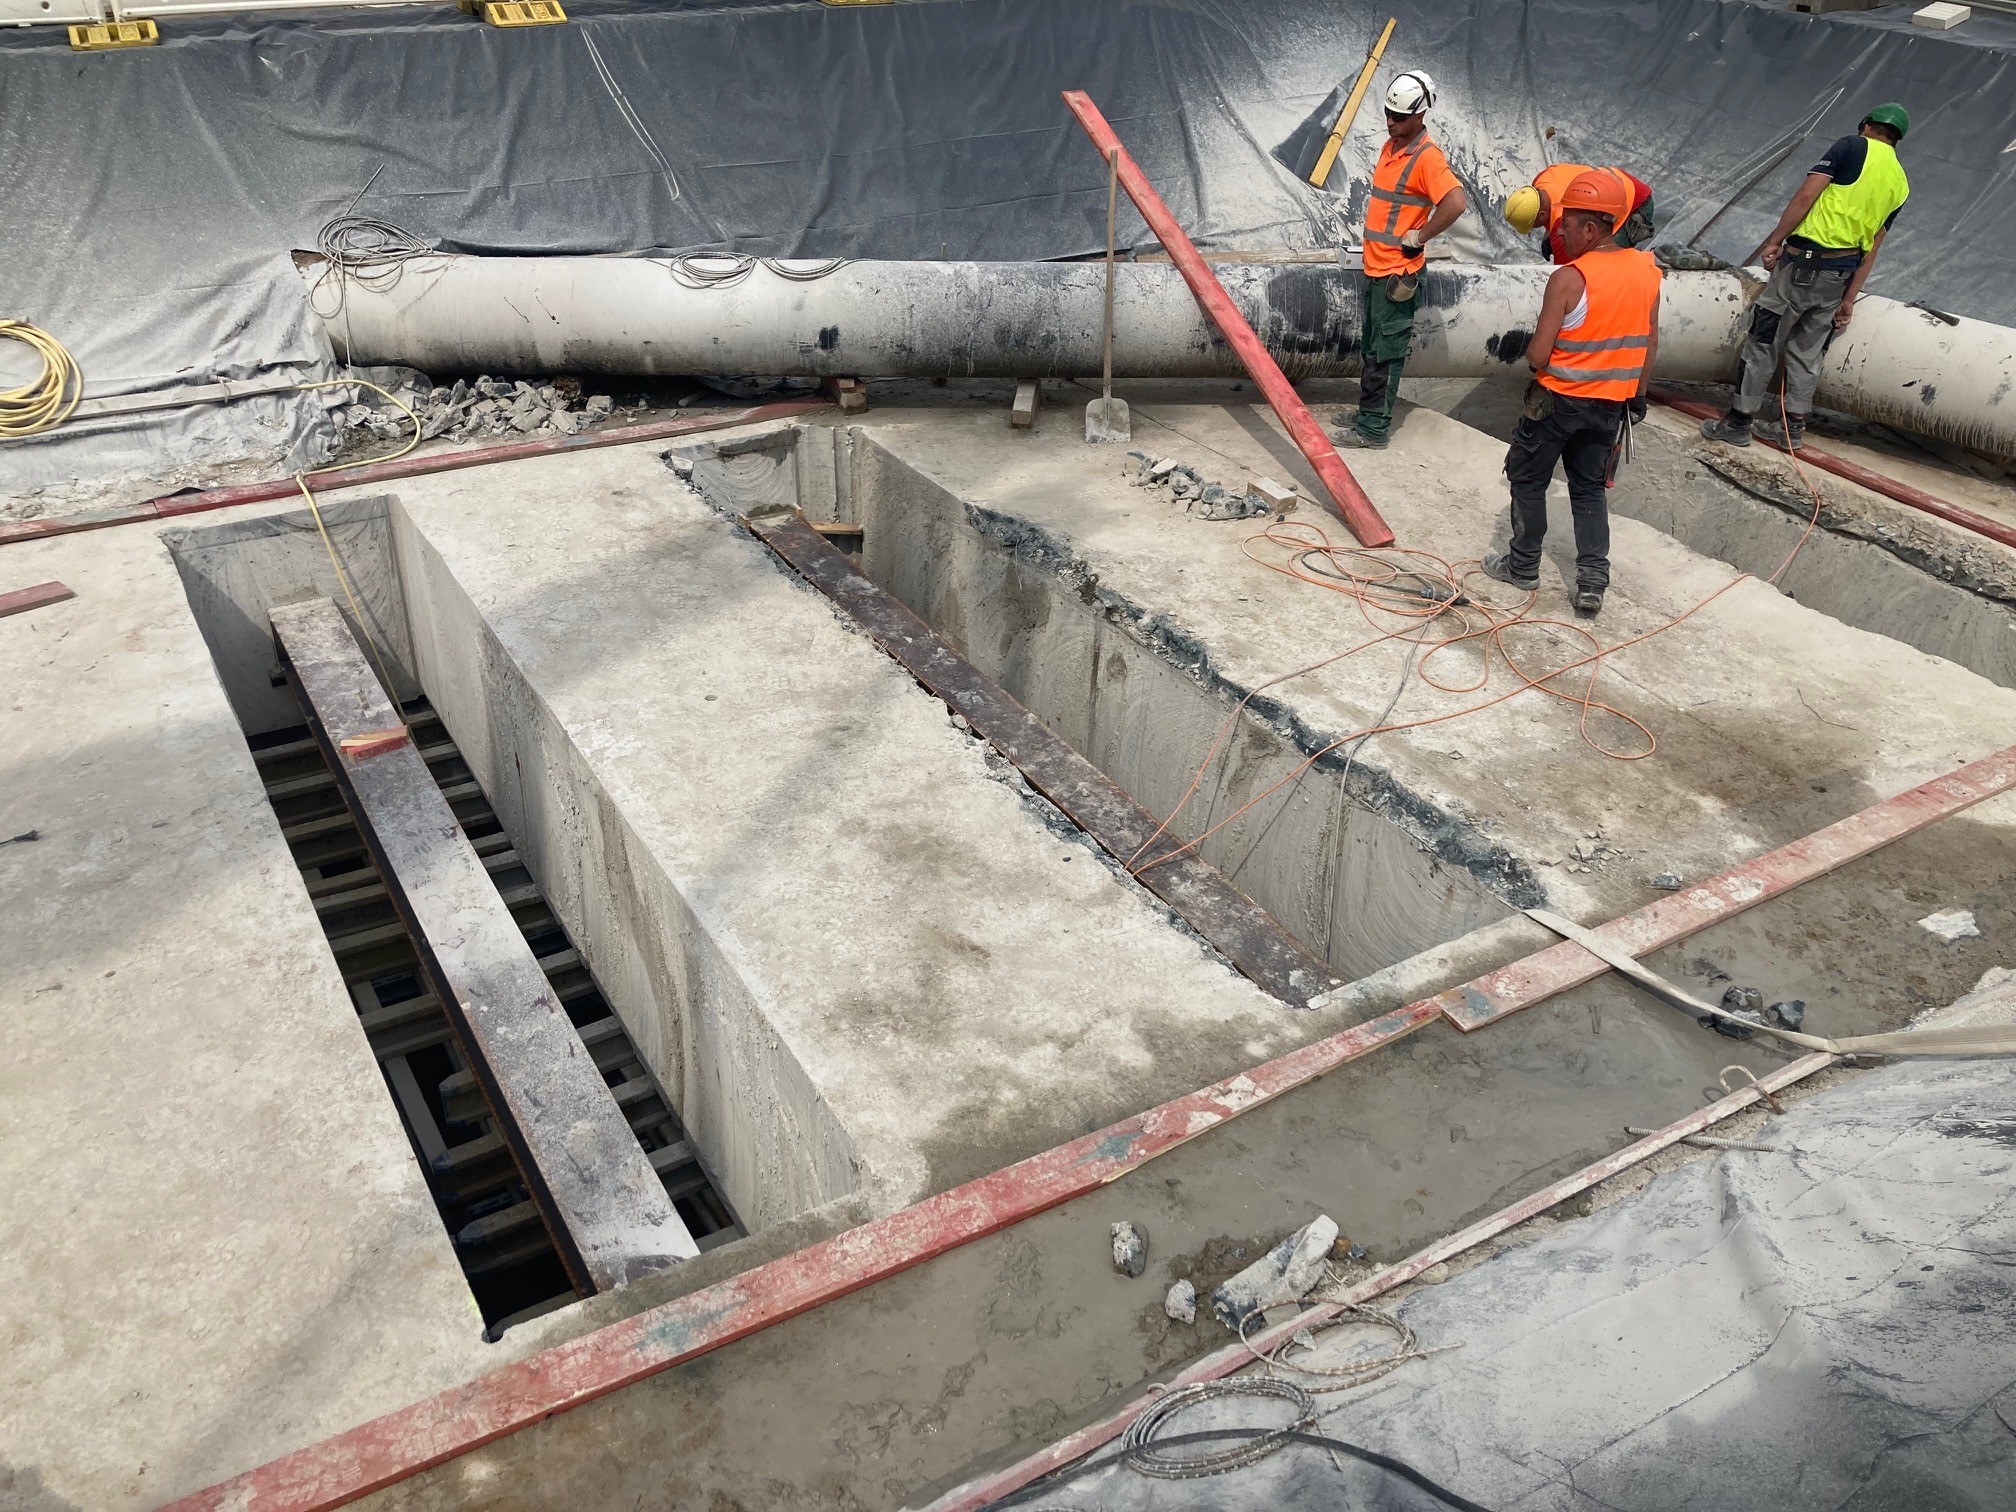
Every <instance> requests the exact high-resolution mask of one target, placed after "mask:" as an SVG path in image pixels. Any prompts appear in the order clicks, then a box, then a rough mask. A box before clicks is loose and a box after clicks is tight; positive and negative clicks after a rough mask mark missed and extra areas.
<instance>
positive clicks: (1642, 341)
mask: <svg viewBox="0 0 2016 1512" xmlns="http://www.w3.org/2000/svg"><path fill="white" fill-rule="evenodd" d="M1630 208H1631V206H1630V198H1629V191H1628V190H1626V189H1625V188H1624V187H1623V186H1622V185H1621V184H1619V183H1618V181H1617V179H1616V178H1615V177H1614V176H1613V175H1610V174H1606V173H1598V172H1589V173H1583V174H1579V175H1577V176H1576V178H1575V179H1574V180H1573V181H1572V182H1571V183H1570V184H1569V185H1568V186H1567V188H1566V189H1564V190H1563V191H1562V193H1561V222H1560V230H1561V243H1562V249H1563V250H1564V251H1565V252H1566V253H1567V254H1568V260H1567V262H1565V263H1563V264H1562V265H1561V266H1560V267H1558V268H1556V269H1555V270H1554V273H1553V276H1552V277H1550V278H1549V279H1548V280H1547V292H1546V293H1545V294H1544V295H1543V296H1542V297H1541V300H1540V317H1539V319H1537V320H1535V321H1534V322H1533V335H1532V338H1531V339H1530V340H1529V341H1528V342H1527V343H1526V364H1527V366H1528V367H1530V368H1532V370H1533V373H1534V381H1533V383H1532V384H1531V385H1529V386H1528V388H1527V390H1526V409H1525V413H1524V414H1522V415H1521V416H1520V418H1519V425H1518V428H1517V429H1516V430H1514V431H1513V433H1512V447H1511V450H1509V451H1508V452H1506V454H1505V476H1506V477H1507V478H1508V479H1509V480H1510V482H1511V485H1512V543H1511V545H1510V547H1509V548H1508V549H1506V550H1504V551H1494V552H1491V553H1489V554H1487V555H1486V556H1485V558H1484V562H1483V569H1484V572H1485V574H1486V575H1487V576H1489V577H1493V578H1496V579H1497V580H1498V581H1499V582H1501V583H1509V584H1511V585H1512V586H1513V587H1514V588H1523V589H1525V590H1526V591H1527V592H1529V593H1530V592H1532V591H1534V590H1535V589H1537V588H1538V587H1539V586H1540V548H1541V545H1542V543H1543V542H1544V541H1545V540H1546V538H1547V485H1548V483H1549V482H1551V481H1552V479H1553V477H1554V464H1555V463H1556V462H1559V463H1560V464H1561V465H1562V468H1563V470H1564V471H1565V472H1566V473H1567V474H1568V504H1569V507H1570V509H1571V510H1572V511H1573V512H1574V518H1575V592H1574V595H1573V602H1574V605H1575V612H1576V613H1577V614H1579V615H1582V616H1583V617H1585V618H1587V617H1589V616H1592V615H1594V614H1596V613H1597V612H1598V611H1600V610H1601V609H1602V607H1603V594H1604V591H1605V590H1606V589H1607V588H1608V587H1609V586H1610V511H1609V506H1608V505H1607V504H1606V503H1605V502H1604V498H1603V490H1604V485H1605V481H1606V477H1607V474H1608V471H1609V463H1610V457H1611V453H1612V451H1613V450H1614V449H1615V448H1616V447H1617V445H1618V441H1619V432H1620V430H1621V429H1622V428H1623V427H1625V426H1626V425H1629V424H1632V423H1635V422H1636V421H1638V420H1642V419H1643V418H1644V416H1645V385H1646V384H1647V383H1648V382H1650V381H1651V377H1652V364H1653V362H1654V361H1656V360H1657V358H1658V355H1659V279H1660V272H1659V265H1658V264H1657V263H1656V262H1654V261H1653V260H1652V254H1651V253H1650V252H1637V251H1633V250H1631V249H1629V248H1627V247H1622V246H1620V245H1618V242H1617V225H1618V223H1619V222H1620V221H1622V220H1623V219H1624V218H1625V217H1626V216H1627V215H1628V214H1629V213H1630Z"/></svg>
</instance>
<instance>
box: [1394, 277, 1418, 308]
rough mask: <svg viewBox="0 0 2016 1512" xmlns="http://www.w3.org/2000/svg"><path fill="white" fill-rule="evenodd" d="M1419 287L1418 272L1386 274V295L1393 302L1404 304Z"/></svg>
mask: <svg viewBox="0 0 2016 1512" xmlns="http://www.w3.org/2000/svg"><path fill="white" fill-rule="evenodd" d="M1420 287H1421V275H1420V274H1419V273H1389V274H1387V275H1386V297H1387V298H1388V299H1390V300H1392V301H1393V303H1395V304H1405V303H1407V301H1408V300H1410V299H1412V298H1413V297H1414V291H1415V290H1416V289H1418V288H1420Z"/></svg>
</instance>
